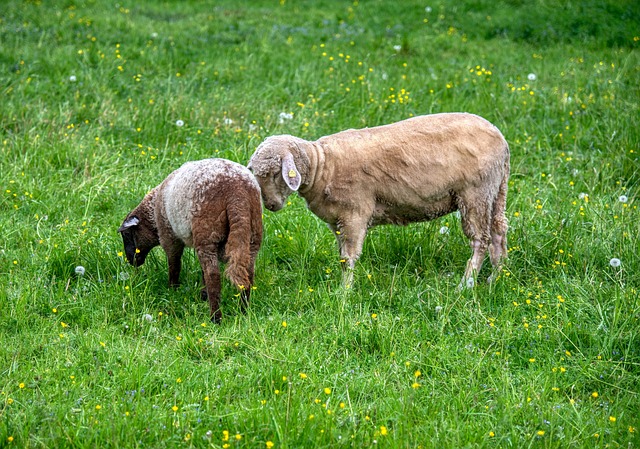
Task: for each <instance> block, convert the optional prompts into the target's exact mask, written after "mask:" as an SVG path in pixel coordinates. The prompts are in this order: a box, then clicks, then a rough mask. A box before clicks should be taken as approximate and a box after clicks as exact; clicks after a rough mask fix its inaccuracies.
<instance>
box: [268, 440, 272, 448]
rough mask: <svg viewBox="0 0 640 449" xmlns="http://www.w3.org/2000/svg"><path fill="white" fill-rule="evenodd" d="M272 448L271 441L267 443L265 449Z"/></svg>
mask: <svg viewBox="0 0 640 449" xmlns="http://www.w3.org/2000/svg"><path fill="white" fill-rule="evenodd" d="M272 447H273V443H272V442H271V441H267V448H268V449H271V448H272Z"/></svg>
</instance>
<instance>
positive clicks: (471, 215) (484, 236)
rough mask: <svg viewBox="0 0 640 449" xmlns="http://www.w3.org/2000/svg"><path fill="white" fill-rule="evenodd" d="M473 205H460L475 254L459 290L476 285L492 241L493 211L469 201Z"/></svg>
mask: <svg viewBox="0 0 640 449" xmlns="http://www.w3.org/2000/svg"><path fill="white" fill-rule="evenodd" d="M469 203H470V204H473V206H472V207H468V206H467V204H465V203H462V204H460V205H459V209H460V217H461V221H462V230H463V232H464V234H465V235H466V236H467V237H468V238H469V240H471V249H472V250H473V253H472V254H471V258H470V259H469V260H468V261H467V267H466V270H465V272H464V276H462V280H461V281H460V284H459V285H458V290H462V289H464V288H471V287H473V286H474V285H475V281H476V276H477V274H478V273H479V272H480V268H482V263H483V261H484V257H485V254H486V252H487V249H488V247H489V241H490V231H489V229H490V221H489V220H490V214H491V209H490V208H489V207H486V204H483V203H482V202H479V201H478V200H477V196H476V199H474V200H472V201H469Z"/></svg>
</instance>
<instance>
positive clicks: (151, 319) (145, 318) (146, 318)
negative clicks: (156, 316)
mask: <svg viewBox="0 0 640 449" xmlns="http://www.w3.org/2000/svg"><path fill="white" fill-rule="evenodd" d="M142 318H144V320H145V321H149V322H151V321H153V317H152V316H151V315H150V314H148V313H145V314H144V315H142Z"/></svg>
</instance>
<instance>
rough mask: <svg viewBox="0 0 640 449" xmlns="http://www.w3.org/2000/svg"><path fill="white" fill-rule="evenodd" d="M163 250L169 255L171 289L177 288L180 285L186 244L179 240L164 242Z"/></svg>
mask: <svg viewBox="0 0 640 449" xmlns="http://www.w3.org/2000/svg"><path fill="white" fill-rule="evenodd" d="M162 248H163V249H164V252H165V253H166V255H167V263H168V265H169V287H176V286H177V285H178V284H180V271H181V270H182V253H183V252H184V244H183V243H182V242H181V241H179V240H173V241H170V242H163V245H162Z"/></svg>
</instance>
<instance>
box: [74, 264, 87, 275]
mask: <svg viewBox="0 0 640 449" xmlns="http://www.w3.org/2000/svg"><path fill="white" fill-rule="evenodd" d="M84 271H85V270H84V267H83V266H82V265H78V266H77V267H76V274H77V275H78V276H84Z"/></svg>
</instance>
